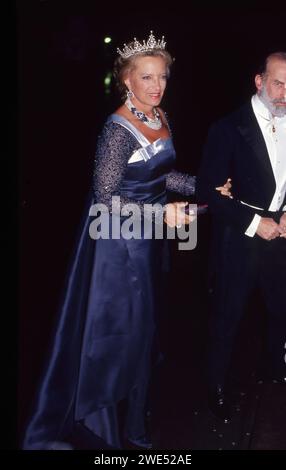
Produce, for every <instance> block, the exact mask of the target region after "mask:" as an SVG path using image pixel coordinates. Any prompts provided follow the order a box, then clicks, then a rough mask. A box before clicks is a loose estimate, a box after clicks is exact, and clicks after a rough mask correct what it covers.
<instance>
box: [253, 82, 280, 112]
mask: <svg viewBox="0 0 286 470" xmlns="http://www.w3.org/2000/svg"><path fill="white" fill-rule="evenodd" d="M259 98H260V99H261V101H262V103H264V104H265V106H266V108H267V109H268V110H269V111H270V113H271V114H273V116H277V117H283V116H286V106H277V103H286V100H285V98H284V99H283V98H279V99H278V98H276V99H274V100H272V99H271V98H270V97H269V95H268V93H267V90H266V87H265V85H263V86H262V89H261V91H260V93H259Z"/></svg>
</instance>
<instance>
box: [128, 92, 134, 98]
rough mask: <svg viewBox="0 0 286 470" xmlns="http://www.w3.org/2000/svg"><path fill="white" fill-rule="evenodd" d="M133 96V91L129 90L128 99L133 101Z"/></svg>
mask: <svg viewBox="0 0 286 470" xmlns="http://www.w3.org/2000/svg"><path fill="white" fill-rule="evenodd" d="M133 96H134V93H133V91H131V90H128V91H127V97H128V98H129V99H131V98H133Z"/></svg>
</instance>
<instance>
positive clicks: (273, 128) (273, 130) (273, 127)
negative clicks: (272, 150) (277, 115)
mask: <svg viewBox="0 0 286 470" xmlns="http://www.w3.org/2000/svg"><path fill="white" fill-rule="evenodd" d="M272 132H276V129H275V126H274V124H272Z"/></svg>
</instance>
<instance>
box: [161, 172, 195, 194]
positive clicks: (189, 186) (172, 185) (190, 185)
mask: <svg viewBox="0 0 286 470" xmlns="http://www.w3.org/2000/svg"><path fill="white" fill-rule="evenodd" d="M166 187H167V190H168V191H173V192H176V193H181V194H183V195H184V196H191V195H192V194H194V193H195V187H196V177H195V176H191V175H188V174H187V173H180V172H179V171H176V170H172V171H171V172H170V173H169V174H168V175H167V178H166Z"/></svg>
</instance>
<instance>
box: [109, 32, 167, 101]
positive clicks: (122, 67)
mask: <svg viewBox="0 0 286 470" xmlns="http://www.w3.org/2000/svg"><path fill="white" fill-rule="evenodd" d="M127 46H128V47H131V48H133V47H134V41H131V42H129V43H128V44H127ZM138 57H162V58H163V59H164V60H165V61H166V67H167V73H168V76H169V73H170V67H171V65H172V63H173V62H174V59H173V58H172V57H171V55H170V54H169V52H168V51H166V50H165V49H153V50H149V51H144V52H138V53H135V54H133V55H131V56H130V57H128V58H124V57H122V56H121V55H119V56H118V57H117V59H116V60H115V62H114V67H113V76H114V78H115V84H116V86H117V89H118V90H119V93H120V96H121V99H122V100H125V98H126V93H127V87H126V85H125V83H124V80H125V78H126V75H127V73H128V72H130V71H131V70H132V69H133V68H134V67H135V62H136V59H137V58H138Z"/></svg>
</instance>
